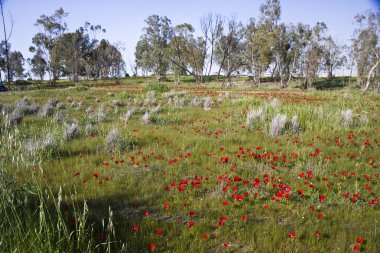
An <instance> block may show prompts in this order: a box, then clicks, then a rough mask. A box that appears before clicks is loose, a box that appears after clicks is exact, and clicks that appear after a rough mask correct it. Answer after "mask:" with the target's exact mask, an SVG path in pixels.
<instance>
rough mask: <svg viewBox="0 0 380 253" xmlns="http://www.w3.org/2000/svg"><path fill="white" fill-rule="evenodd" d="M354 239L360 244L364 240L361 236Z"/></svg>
mask: <svg viewBox="0 0 380 253" xmlns="http://www.w3.org/2000/svg"><path fill="white" fill-rule="evenodd" d="M356 241H357V242H358V243H360V244H362V243H363V242H364V240H363V238H361V237H358V238H356Z"/></svg>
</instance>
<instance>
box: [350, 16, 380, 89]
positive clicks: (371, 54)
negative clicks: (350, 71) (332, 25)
mask: <svg viewBox="0 0 380 253" xmlns="http://www.w3.org/2000/svg"><path fill="white" fill-rule="evenodd" d="M355 21H356V25H357V28H356V29H355V32H354V36H353V45H352V50H353V59H354V60H355V62H356V70H357V75H358V83H359V85H360V86H361V88H362V91H363V92H367V91H368V89H369V88H370V87H371V84H377V88H378V91H379V90H380V42H379V39H380V11H378V12H376V13H375V12H373V11H367V12H366V13H364V14H358V15H357V16H356V17H355Z"/></svg>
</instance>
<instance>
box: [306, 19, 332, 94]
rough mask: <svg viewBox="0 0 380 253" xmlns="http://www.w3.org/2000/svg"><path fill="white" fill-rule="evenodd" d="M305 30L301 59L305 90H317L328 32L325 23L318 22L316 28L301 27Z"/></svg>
mask: <svg viewBox="0 0 380 253" xmlns="http://www.w3.org/2000/svg"><path fill="white" fill-rule="evenodd" d="M300 26H301V29H302V30H303V32H302V34H303V38H302V39H303V45H304V47H303V51H302V53H301V58H300V65H299V67H300V71H301V74H302V75H303V77H304V81H303V83H302V87H303V88H304V89H310V88H315V81H316V79H317V77H318V74H319V72H320V70H321V69H322V59H323V44H322V43H323V41H324V39H325V37H324V35H325V32H326V30H327V26H326V24H325V23H323V22H322V23H320V22H318V23H317V24H316V25H315V26H314V27H312V28H310V27H309V26H307V25H304V26H302V25H300Z"/></svg>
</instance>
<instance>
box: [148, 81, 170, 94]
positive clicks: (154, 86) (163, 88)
mask: <svg viewBox="0 0 380 253" xmlns="http://www.w3.org/2000/svg"><path fill="white" fill-rule="evenodd" d="M145 90H146V91H156V92H159V93H164V92H168V91H169V90H170V87H169V86H168V85H167V84H165V83H149V84H147V85H146V86H145Z"/></svg>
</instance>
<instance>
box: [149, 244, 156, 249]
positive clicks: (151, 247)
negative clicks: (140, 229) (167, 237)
mask: <svg viewBox="0 0 380 253" xmlns="http://www.w3.org/2000/svg"><path fill="white" fill-rule="evenodd" d="M149 249H150V251H153V250H155V249H156V245H154V244H153V243H152V244H151V245H150V246H149Z"/></svg>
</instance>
